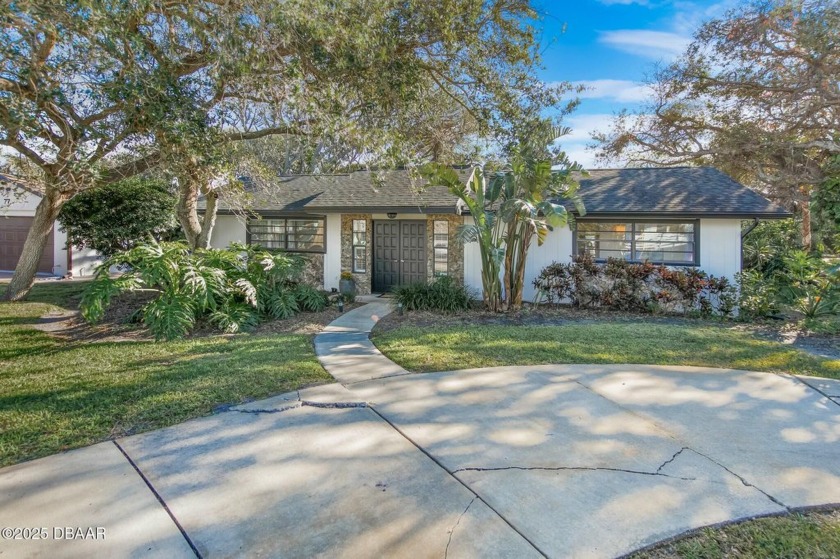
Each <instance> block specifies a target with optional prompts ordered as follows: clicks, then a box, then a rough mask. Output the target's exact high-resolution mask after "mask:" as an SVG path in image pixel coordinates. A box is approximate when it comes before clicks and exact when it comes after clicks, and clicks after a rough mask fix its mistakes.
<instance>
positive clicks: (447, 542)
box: [443, 495, 478, 559]
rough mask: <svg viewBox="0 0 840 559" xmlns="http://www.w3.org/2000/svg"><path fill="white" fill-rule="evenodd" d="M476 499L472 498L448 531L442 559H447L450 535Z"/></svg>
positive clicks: (450, 540)
mask: <svg viewBox="0 0 840 559" xmlns="http://www.w3.org/2000/svg"><path fill="white" fill-rule="evenodd" d="M476 499H478V495H476V496H475V497H473V498H472V500H471V501H470V502H469V504H468V505H467V508H465V509H464V512H462V513H461V514H460V515H458V520H457V521H455V525H454V526H453V527H452V529H451V530H449V539H448V540H446V549H445V550H444V551H443V559H446V558H447V557H449V545H450V544H451V543H452V534H454V533H455V528H457V527H458V525H459V524H460V523H461V519H462V518H464V515H465V514H467V511H468V510H470V507H471V506H472V504H473V503H474V502H475V501H476Z"/></svg>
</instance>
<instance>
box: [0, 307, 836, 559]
mask: <svg viewBox="0 0 840 559" xmlns="http://www.w3.org/2000/svg"><path fill="white" fill-rule="evenodd" d="M387 312H388V307H387V306H386V305H384V304H382V303H371V304H368V305H365V306H363V307H360V308H358V309H354V310H353V311H351V312H349V313H347V314H346V315H344V316H343V317H341V318H340V319H339V320H338V321H336V322H335V323H333V324H332V325H331V326H329V327H328V328H327V329H326V330H325V331H324V333H322V334H319V335H318V336H317V337H316V340H315V347H316V352H317V353H318V355H319V359H320V360H321V362H322V363H323V364H324V366H325V367H326V368H327V370H328V371H330V372H331V373H332V374H333V375H334V376H335V377H336V379H337V380H338V381H339V383H336V384H331V385H325V386H320V387H315V388H310V389H306V390H301V391H299V392H295V393H290V394H284V395H281V396H277V397H274V398H270V399H267V400H263V401H259V402H252V403H249V404H246V405H242V406H236V407H233V408H230V409H229V410H227V411H224V412H221V413H217V414H215V415H212V416H209V417H204V418H199V419H196V420H193V421H188V422H186V423H183V424H181V425H176V426H173V427H170V428H167V429H161V430H158V431H153V432H150V433H145V434H141V435H136V436H132V437H127V438H124V439H120V440H118V441H115V442H114V443H110V442H109V443H101V444H99V445H94V446H92V447H88V448H85V449H80V450H77V451H72V452H69V453H65V454H60V455H56V456H51V457H48V458H45V459H42V460H35V461H33V462H27V463H24V464H20V465H18V466H13V467H11V468H7V469H5V470H0V525H25V526H103V527H105V528H106V529H107V530H108V532H107V534H108V539H107V542H88V543H89V545H82V544H81V543H79V544H78V545H76V544H75V543H74V545H62V546H56V545H55V542H34V541H32V542H14V543H13V544H10V543H9V542H0V555H2V554H3V552H4V545H5V546H7V550H8V551H10V552H12V554H13V555H15V556H18V555H27V554H29V555H38V554H39V553H41V554H43V555H49V556H53V557H61V556H71V557H72V556H77V557H86V556H90V555H91V554H99V555H102V554H106V555H109V556H114V557H118V556H148V555H149V554H154V553H158V554H159V555H160V556H166V557H181V556H184V557H190V556H199V557H235V556H262V557H407V558H411V559H415V558H423V557H436V558H439V557H482V558H483V557H513V558H517V559H518V558H522V557H540V556H547V557H564V558H565V557H616V556H621V555H623V554H626V553H629V552H632V551H634V550H636V549H639V548H642V547H645V546H648V545H651V544H654V543H656V542H657V541H660V540H662V539H665V538H669V537H672V536H676V535H678V534H680V533H683V532H685V531H687V530H690V529H693V528H698V527H701V526H707V525H711V524H716V523H719V522H724V521H727V520H733V519H740V518H746V517H751V516H755V515H764V514H773V513H782V512H785V511H787V510H791V509H796V508H801V507H809V506H815V505H823V504H831V503H840V444H839V443H840V404H838V401H840V382H838V381H830V380H822V379H813V378H801V379H800V378H797V377H792V376H785V375H774V374H765V373H754V372H745V371H731V370H720V369H702V368H692V367H655V366H645V365H607V366H595V365H586V366H584V365H576V366H575V365H545V366H527V367H499V368H490V369H480V370H473V371H455V372H441V373H428V374H409V373H407V372H406V371H404V370H402V369H401V368H400V367H398V366H397V365H395V364H394V363H392V362H391V361H389V360H388V359H387V358H385V357H384V356H383V355H382V354H381V353H379V352H378V351H377V350H376V348H375V347H374V346H373V345H372V344H371V343H370V341H369V340H368V337H367V333H368V332H369V331H370V329H371V327H372V326H373V324H374V322H375V321H376V320H377V319H378V317H379V316H381V315H383V314H386V313H387ZM92 465H95V467H94V466H92ZM126 496H130V498H127V497H126ZM9 545H15V546H16V547H14V548H12V547H8V546H9ZM39 546H40V547H39ZM45 546H46V547H45Z"/></svg>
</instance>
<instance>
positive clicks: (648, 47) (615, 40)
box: [598, 29, 691, 59]
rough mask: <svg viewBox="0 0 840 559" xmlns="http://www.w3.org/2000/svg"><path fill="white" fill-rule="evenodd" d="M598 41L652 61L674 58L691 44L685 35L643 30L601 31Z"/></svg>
mask: <svg viewBox="0 0 840 559" xmlns="http://www.w3.org/2000/svg"><path fill="white" fill-rule="evenodd" d="M598 40H599V41H600V42H601V43H604V44H606V45H609V46H611V47H613V48H616V49H618V50H621V51H624V52H628V53H630V54H635V55H637V56H644V57H647V58H654V59H662V58H665V59H673V58H676V57H677V56H679V55H680V54H682V52H683V51H684V50H685V47H687V46H688V44H689V42H691V38H690V37H688V36H686V35H681V34H678V33H671V32H669V31H648V30H644V29H620V30H616V31H602V32H601V36H600V37H599V38H598Z"/></svg>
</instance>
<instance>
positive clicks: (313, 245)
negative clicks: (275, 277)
mask: <svg viewBox="0 0 840 559" xmlns="http://www.w3.org/2000/svg"><path fill="white" fill-rule="evenodd" d="M248 233H249V240H248V243H249V244H252V245H260V246H263V247H265V248H267V249H272V250H286V251H289V252H325V248H324V237H325V236H324V218H319V217H315V218H276V217H269V218H263V219H254V220H249V221H248Z"/></svg>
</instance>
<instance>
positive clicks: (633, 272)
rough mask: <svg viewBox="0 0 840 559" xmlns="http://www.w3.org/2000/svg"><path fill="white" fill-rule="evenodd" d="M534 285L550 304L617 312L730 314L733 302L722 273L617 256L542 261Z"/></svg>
mask: <svg viewBox="0 0 840 559" xmlns="http://www.w3.org/2000/svg"><path fill="white" fill-rule="evenodd" d="M533 285H534V287H535V288H536V289H537V291H538V292H539V293H540V295H541V296H542V297H543V298H544V299H545V300H547V301H548V302H549V303H559V302H562V301H568V302H570V303H571V304H572V305H574V306H576V307H583V308H606V309H612V310H618V311H632V312H665V313H683V314H692V313H699V314H701V315H703V316H712V315H720V316H730V315H731V314H732V313H733V311H734V310H735V305H736V302H737V292H736V290H735V288H734V286H733V285H732V284H731V283H730V282H729V280H728V279H727V278H725V277H715V276H711V275H709V274H706V273H705V272H703V271H702V270H698V269H696V268H689V269H686V270H677V269H671V268H668V267H667V266H661V265H657V264H653V263H651V262H640V263H634V262H627V261H626V260H622V259H618V258H610V259H608V260H607V261H606V263H604V264H600V263H596V262H595V261H594V260H593V259H592V257H591V256H589V255H579V256H576V257H575V258H573V260H572V262H570V263H558V262H554V263H552V264H550V265H548V266H546V267H545V268H543V270H542V271H541V272H540V275H539V276H537V277H536V279H534V282H533Z"/></svg>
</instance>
